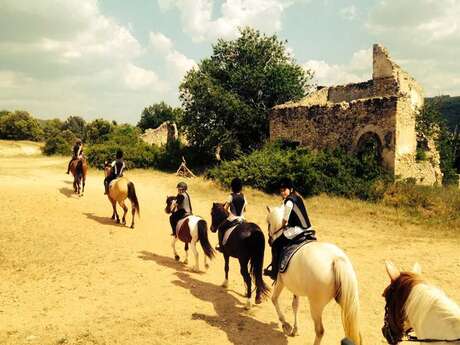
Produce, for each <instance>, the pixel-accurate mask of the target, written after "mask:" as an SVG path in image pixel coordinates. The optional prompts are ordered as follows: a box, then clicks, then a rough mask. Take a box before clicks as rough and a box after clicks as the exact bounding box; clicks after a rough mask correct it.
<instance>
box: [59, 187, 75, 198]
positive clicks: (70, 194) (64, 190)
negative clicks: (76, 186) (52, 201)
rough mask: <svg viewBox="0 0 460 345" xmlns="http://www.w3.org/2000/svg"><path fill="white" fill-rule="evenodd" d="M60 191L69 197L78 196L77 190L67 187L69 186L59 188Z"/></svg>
mask: <svg viewBox="0 0 460 345" xmlns="http://www.w3.org/2000/svg"><path fill="white" fill-rule="evenodd" d="M59 192H60V193H61V194H63V195H65V196H66V197H68V198H71V197H73V196H76V195H77V194H75V192H74V191H73V188H67V187H62V188H59Z"/></svg>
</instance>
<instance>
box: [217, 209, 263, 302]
mask: <svg viewBox="0 0 460 345" xmlns="http://www.w3.org/2000/svg"><path fill="white" fill-rule="evenodd" d="M211 217H212V225H211V231H212V232H216V231H218V232H219V233H223V234H222V235H223V237H224V236H225V237H226V236H228V239H226V243H225V244H223V245H222V250H223V254H224V259H225V267H224V270H225V280H224V283H223V284H222V286H223V287H225V288H226V287H228V270H229V260H230V257H234V258H237V259H238V261H239V262H240V273H241V275H242V276H243V279H244V282H245V284H246V289H247V290H246V298H247V301H246V309H249V308H250V307H251V293H252V288H251V283H252V281H251V275H250V274H249V271H248V263H250V272H251V274H252V278H253V279H254V283H255V285H256V304H259V303H261V302H262V297H263V296H266V295H267V294H268V292H269V291H270V289H269V288H268V287H267V286H266V285H265V282H264V280H263V279H262V268H263V264H264V251H265V236H264V233H263V232H262V230H261V229H260V228H259V226H258V225H257V224H254V223H249V222H244V223H241V224H238V225H237V226H236V227H235V228H234V230H233V231H232V232H231V234H229V235H224V233H225V232H226V231H228V229H221V226H222V225H223V224H224V223H225V221H226V219H227V217H228V212H227V211H226V210H225V209H224V205H223V204H218V203H214V204H213V205H212V209H211ZM225 237H224V239H225Z"/></svg>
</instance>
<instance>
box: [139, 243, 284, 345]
mask: <svg viewBox="0 0 460 345" xmlns="http://www.w3.org/2000/svg"><path fill="white" fill-rule="evenodd" d="M141 253H142V255H143V256H144V257H145V258H143V259H144V260H152V261H155V262H156V263H157V264H159V265H162V266H166V267H168V268H172V269H174V270H176V271H177V272H176V273H175V275H176V276H177V278H178V279H177V280H174V281H173V282H172V283H173V284H174V285H176V286H179V287H181V288H184V289H187V290H189V291H190V293H191V294H192V295H193V296H194V297H196V298H198V299H200V300H202V301H204V302H209V303H212V304H213V307H214V310H215V312H216V314H217V315H206V314H204V313H199V312H195V313H193V314H192V315H191V319H192V320H201V321H204V322H206V323H208V324H209V325H210V326H212V327H216V328H219V329H220V330H222V331H223V332H225V334H226V335H227V338H228V340H229V341H230V342H231V343H232V344H234V345H247V344H254V345H255V344H257V345H259V344H264V345H269V344H277V345H287V343H288V341H287V338H286V336H285V335H284V333H283V332H281V330H280V329H279V327H278V324H277V323H276V322H271V323H269V324H267V323H264V322H261V321H258V320H256V319H254V318H252V317H251V316H250V315H249V314H248V312H247V311H246V310H245V309H244V304H243V303H242V302H241V301H240V300H239V299H237V298H236V297H235V296H232V295H231V294H229V293H228V292H227V291H226V290H225V289H223V288H222V287H221V286H217V285H214V284H211V283H207V282H203V281H200V280H198V279H195V278H194V277H193V276H191V275H190V274H188V272H186V270H185V268H181V267H180V266H179V265H178V264H177V263H176V262H174V260H173V259H170V258H167V257H164V256H161V255H157V254H152V253H149V252H141ZM178 266H179V267H178Z"/></svg>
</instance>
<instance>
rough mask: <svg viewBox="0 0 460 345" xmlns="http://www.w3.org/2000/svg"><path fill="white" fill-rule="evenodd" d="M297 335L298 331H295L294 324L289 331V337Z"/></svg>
mask: <svg viewBox="0 0 460 345" xmlns="http://www.w3.org/2000/svg"><path fill="white" fill-rule="evenodd" d="M298 335H299V332H298V331H297V327H296V326H294V328H293V329H292V331H291V333H290V334H289V336H290V337H296V336H298Z"/></svg>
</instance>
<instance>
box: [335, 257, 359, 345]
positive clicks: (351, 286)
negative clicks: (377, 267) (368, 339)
mask: <svg viewBox="0 0 460 345" xmlns="http://www.w3.org/2000/svg"><path fill="white" fill-rule="evenodd" d="M333 271H334V275H335V285H336V291H337V292H336V297H335V299H336V301H337V303H339V304H340V307H341V309H342V325H343V329H344V331H345V336H346V337H347V338H349V339H350V340H352V341H353V342H354V344H355V345H362V338H361V333H360V332H359V317H358V314H359V295H358V280H357V278H356V274H355V271H354V270H353V266H352V265H351V263H350V261H349V260H348V259H346V258H343V257H338V258H336V259H334V261H333Z"/></svg>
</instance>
